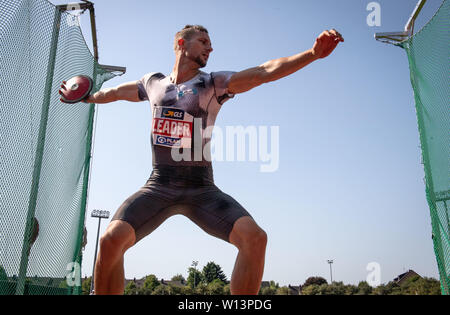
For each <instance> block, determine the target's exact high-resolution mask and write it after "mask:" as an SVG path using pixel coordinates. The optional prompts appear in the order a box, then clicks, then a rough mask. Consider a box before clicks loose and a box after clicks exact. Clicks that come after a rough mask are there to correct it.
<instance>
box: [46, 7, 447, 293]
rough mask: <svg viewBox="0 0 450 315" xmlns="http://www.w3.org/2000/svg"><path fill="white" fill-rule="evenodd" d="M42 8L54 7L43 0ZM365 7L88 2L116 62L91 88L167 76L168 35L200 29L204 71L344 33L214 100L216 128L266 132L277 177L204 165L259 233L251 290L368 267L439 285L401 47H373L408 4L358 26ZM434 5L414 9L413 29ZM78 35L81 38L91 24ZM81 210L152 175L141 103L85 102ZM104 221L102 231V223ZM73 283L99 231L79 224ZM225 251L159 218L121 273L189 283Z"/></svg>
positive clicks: (106, 204) (189, 228) (90, 222)
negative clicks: (205, 48) (89, 110)
mask: <svg viewBox="0 0 450 315" xmlns="http://www.w3.org/2000/svg"><path fill="white" fill-rule="evenodd" d="M52 2H53V3H55V4H61V3H65V2H64V1H52ZM369 2H371V1H360V0H358V1H357V0H352V1H332V0H320V1H312V0H310V1H297V0H292V1H286V0H284V1H278V2H275V1H266V0H263V1H261V0H251V1H250V0H242V1H236V0H231V1H195V2H194V1H178V0H174V1H170V2H166V1H142V0H140V1H138V0H135V1H126V2H124V1H116V0H108V1H95V9H96V22H97V35H98V45H99V51H100V54H99V55H100V63H102V64H110V65H120V66H125V67H127V73H126V74H125V75H123V76H121V77H117V78H114V79H112V80H110V81H108V82H106V83H105V84H104V87H111V86H116V85H118V84H120V83H122V82H127V81H132V80H137V79H139V78H141V77H142V76H143V75H144V74H146V73H148V72H154V71H158V72H163V73H165V74H169V73H170V71H171V70H172V66H173V62H174V54H173V48H172V45H173V36H174V34H175V33H176V32H177V31H178V30H179V29H181V28H182V27H183V26H184V25H185V24H202V25H204V26H205V27H206V28H208V30H209V33H210V37H211V41H212V44H213V48H214V52H213V53H212V55H211V56H210V59H209V63H208V65H207V67H206V68H205V69H204V71H206V72H211V71H221V70H232V71H240V70H244V69H246V68H249V67H253V66H256V65H259V64H261V63H263V62H265V61H267V60H270V59H275V58H279V57H284V56H289V55H293V54H296V53H298V52H302V51H304V50H307V49H309V48H311V47H312V45H313V43H314V40H315V38H316V36H318V35H319V34H320V33H321V32H322V31H323V30H325V29H329V28H336V29H337V30H338V31H339V32H340V33H341V34H342V35H343V36H344V38H345V43H343V44H341V45H340V46H339V47H338V48H337V50H336V51H335V52H334V53H333V54H332V55H331V56H330V57H328V58H326V59H322V60H320V61H317V62H315V63H313V64H311V65H309V66H308V67H306V68H304V69H302V70H300V71H299V72H297V73H295V74H294V75H291V76H289V77H287V78H283V79H281V80H279V81H276V82H273V83H270V84H266V85H263V86H261V87H258V88H256V89H254V90H252V91H250V92H247V93H245V94H240V95H237V96H236V97H235V99H233V100H230V101H229V102H227V103H226V104H225V105H224V107H223V108H222V110H221V112H220V113H219V116H218V119H217V122H216V125H217V126H219V127H221V128H225V127H226V126H237V125H242V126H244V127H245V126H279V131H280V143H279V146H280V149H279V157H280V162H279V169H278V170H277V171H276V172H273V173H261V172H260V171H259V167H260V163H255V162H215V163H214V175H215V181H216V184H217V186H218V187H219V188H221V189H222V190H223V191H224V192H226V193H228V194H230V195H231V196H233V197H234V198H235V199H236V200H238V201H239V202H240V203H241V204H242V205H243V206H244V207H245V208H246V209H247V210H248V211H249V212H250V213H251V214H252V216H253V217H254V218H255V220H256V221H257V223H258V224H259V225H260V226H261V227H262V228H263V229H264V230H265V231H266V232H267V234H268V238H269V242H268V246H267V255H266V264H265V273H264V277H263V279H264V280H275V281H276V282H279V283H280V285H287V284H291V285H298V284H302V283H303V282H304V281H305V280H306V278H308V277H309V276H322V277H325V278H326V279H327V280H329V276H330V275H329V265H328V264H327V261H326V260H327V259H334V264H333V280H336V281H343V282H344V283H353V284H357V283H358V282H359V281H363V280H366V277H367V275H368V273H369V271H367V270H366V266H367V264H369V263H370V262H378V263H379V264H380V267H381V282H382V283H386V282H388V281H390V280H392V279H393V278H394V277H396V276H397V275H399V274H400V273H402V272H404V271H405V270H408V269H414V270H415V271H416V272H417V273H419V274H420V275H422V276H428V277H435V278H437V277H438V271H437V265H436V260H435V256H434V252H433V246H432V240H431V221H430V215H429V209H428V205H427V203H426V199H425V188H424V182H423V177H424V171H423V166H422V164H421V152H420V147H419V146H420V143H419V136H418V129H417V122H416V114H415V109H414V99H413V90H412V87H411V83H410V78H409V69H408V62H407V57H406V54H405V52H404V51H403V50H402V49H400V48H397V47H394V46H390V45H385V44H382V43H380V42H377V41H375V40H374V38H373V34H374V33H375V32H387V31H400V30H402V29H403V27H404V25H405V23H406V21H407V20H408V18H409V15H410V14H411V12H412V11H413V9H414V7H415V5H416V3H417V1H416V0H402V1H387V0H383V1H381V0H380V1H377V2H378V3H379V4H380V6H381V26H380V27H370V26H368V25H367V23H366V18H367V15H368V14H369V13H370V12H369V11H367V10H366V6H367V4H368V3H369ZM440 4H441V1H440V0H430V1H427V4H426V5H425V7H424V9H423V12H422V14H421V15H420V17H419V19H418V21H417V25H416V29H417V28H420V27H421V26H423V25H424V24H425V23H426V22H427V21H428V20H429V19H430V18H431V17H432V15H433V14H434V12H435V11H436V10H437V8H438V7H439V5H440ZM81 26H82V29H83V32H84V34H85V37H86V40H87V42H88V43H89V44H90V34H89V32H90V25H89V18H88V14H85V16H84V17H83V18H82V19H81ZM97 114H98V116H97V125H96V137H95V148H94V159H93V164H92V170H91V182H90V190H89V202H88V213H90V212H91V211H92V210H93V209H104V210H109V211H111V213H112V214H114V212H115V211H116V210H117V208H118V207H119V206H120V205H121V203H122V202H123V201H124V200H125V199H126V198H127V197H128V196H130V195H131V194H133V193H134V192H135V191H136V190H137V189H139V188H140V187H141V186H142V185H143V184H144V183H145V181H146V180H147V178H148V177H149V175H150V173H151V169H152V166H151V158H152V157H151V149H150V122H151V113H150V108H149V104H148V103H146V102H141V103H127V102H116V103H113V104H104V105H99V106H98V112H97ZM106 225H107V224H106V221H103V223H102V228H101V232H103V231H104V230H105V228H106ZM86 226H87V229H88V245H87V246H86V250H85V252H84V260H83V266H82V275H83V276H85V275H88V276H90V275H91V273H92V264H93V256H94V249H95V238H96V232H97V221H96V220H95V219H93V218H91V217H90V216H87V217H86ZM236 255H237V249H236V248H235V247H234V246H232V245H230V244H227V243H225V242H223V241H221V240H219V239H215V238H212V237H211V236H209V235H207V234H206V233H204V232H203V231H202V230H201V229H200V228H199V227H197V226H196V225H195V224H194V223H192V222H191V221H189V219H187V218H185V217H182V216H175V217H172V218H170V219H168V220H167V221H166V222H165V223H164V224H163V225H162V226H160V227H159V228H158V229H157V230H156V231H155V232H153V233H152V234H151V235H150V236H148V237H147V238H145V239H144V240H142V241H141V242H139V243H138V244H137V245H136V246H135V247H133V248H132V249H130V250H129V251H128V252H127V254H126V256H125V275H126V277H127V278H134V277H136V278H140V277H143V276H145V275H148V274H155V275H156V276H157V277H158V278H164V279H170V278H171V277H172V276H173V275H175V274H179V273H180V274H182V275H183V276H185V277H187V269H188V267H189V266H190V265H191V262H192V261H193V260H197V261H199V266H198V267H199V268H202V267H203V266H204V265H206V263H207V262H209V261H214V262H216V263H218V264H219V265H220V266H221V267H222V268H223V270H224V272H225V274H226V275H227V277H228V279H230V277H231V272H232V270H233V266H234V262H235V258H236Z"/></svg>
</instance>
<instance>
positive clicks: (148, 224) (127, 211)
mask: <svg viewBox="0 0 450 315" xmlns="http://www.w3.org/2000/svg"><path fill="white" fill-rule="evenodd" d="M178 195H179V192H177V191H176V190H174V189H172V188H168V187H165V186H164V185H159V184H154V183H150V184H149V182H147V184H146V185H145V186H143V187H142V188H141V189H139V191H137V192H136V193H134V194H133V195H131V196H130V197H129V198H127V200H125V201H124V202H123V203H122V205H121V206H120V207H119V209H118V210H117V211H116V213H115V214H114V217H113V218H112V220H111V221H114V220H122V221H125V222H127V223H129V224H130V225H131V226H132V227H133V229H134V230H135V233H136V241H135V243H137V242H138V241H140V240H141V239H142V238H144V237H145V236H147V235H148V234H150V233H151V232H153V231H154V230H155V229H156V228H157V227H158V226H160V225H161V224H162V223H163V222H164V221H165V220H166V219H167V218H169V217H171V216H172V215H174V214H176V208H174V207H173V204H174V200H176V199H177V198H178Z"/></svg>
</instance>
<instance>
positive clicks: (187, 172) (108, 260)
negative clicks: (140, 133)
mask: <svg viewBox="0 0 450 315" xmlns="http://www.w3.org/2000/svg"><path fill="white" fill-rule="evenodd" d="M341 41H342V42H343V41H344V39H343V38H342V36H341V35H340V34H339V33H338V32H337V31H336V30H334V29H332V30H329V31H324V32H322V34H320V36H319V37H318V38H317V39H316V41H315V43H314V45H313V47H312V48H311V49H309V50H307V51H305V52H303V53H299V54H297V55H294V56H291V57H286V58H280V59H275V60H271V61H268V62H266V63H264V64H262V65H260V66H258V67H254V68H250V69H247V70H244V71H241V72H230V71H223V72H212V73H205V72H202V71H200V69H201V68H203V67H205V66H206V63H207V61H208V58H209V55H210V53H211V52H212V51H213V49H212V47H211V41H210V38H209V35H208V31H207V30H206V29H205V28H204V27H202V26H200V25H187V26H186V27H185V28H184V29H183V30H181V31H180V32H178V33H177V34H176V35H175V42H174V49H175V55H176V59H175V65H174V67H173V69H172V73H171V74H170V75H168V76H166V75H164V74H162V73H148V74H146V75H145V76H144V77H143V78H141V79H140V80H138V81H133V82H128V83H124V84H122V85H119V86H118V87H116V88H110V89H104V90H101V91H99V92H97V93H95V94H93V95H90V96H89V97H88V98H87V99H85V100H84V102H87V103H98V104H103V103H109V102H114V101H118V100H127V101H131V102H140V101H144V100H146V101H149V103H150V106H151V110H152V118H153V120H152V128H151V131H152V132H151V142H152V153H153V154H152V157H153V171H152V174H151V176H150V178H149V180H148V181H147V182H146V184H145V185H144V186H143V187H142V188H140V189H139V191H137V192H136V193H135V194H133V195H132V196H130V197H129V198H128V199H127V200H126V201H125V202H124V203H123V204H122V205H121V206H120V208H119V209H118V210H117V212H116V213H115V215H114V217H113V219H112V220H111V222H110V224H109V226H108V227H107V230H106V232H105V233H104V235H103V236H102V238H101V240H100V251H99V254H98V258H97V262H96V265H95V278H94V286H95V290H94V291H95V294H123V292H124V267H123V257H124V254H125V252H126V251H127V250H128V249H129V248H130V247H132V246H133V245H134V244H136V243H137V242H138V241H139V240H141V239H142V238H144V237H145V236H147V235H149V234H150V233H151V232H153V231H154V230H155V229H156V228H157V227H158V226H159V225H160V224H162V223H163V222H164V221H165V220H166V219H167V218H169V217H171V216H173V215H175V214H183V215H185V216H187V217H188V218H189V219H190V220H192V221H193V222H194V223H196V224H197V225H198V226H200V227H201V228H202V229H203V230H204V231H205V232H207V233H209V234H210V235H212V236H215V237H217V238H220V239H222V240H224V241H226V242H229V243H231V244H233V245H235V246H236V247H237V249H238V251H239V252H238V255H237V259H236V263H235V266H234V270H233V274H232V276H231V284H230V289H231V294H233V295H236V294H241V295H256V294H258V291H259V288H260V285H261V280H262V276H263V270H264V259H265V250H266V244H267V235H266V233H265V232H264V231H263V230H262V229H261V228H260V227H259V226H258V225H257V224H256V222H255V221H254V220H253V218H252V217H251V215H250V214H249V213H248V212H247V211H246V210H245V209H244V208H243V207H242V206H241V205H240V204H239V203H238V202H237V201H235V200H234V199H233V198H232V197H230V196H229V195H227V194H225V193H223V192H222V191H221V190H220V189H219V188H217V187H216V186H215V184H214V180H213V172H212V166H211V160H210V156H209V153H208V152H209V147H208V143H209V140H210V134H208V133H207V132H204V133H202V131H205V130H206V129H207V128H208V127H210V128H211V127H212V126H213V125H214V122H215V119H216V116H217V114H218V112H219V110H220V108H221V106H222V105H223V104H224V103H225V102H226V101H227V100H228V99H230V98H232V97H233V96H234V95H235V94H239V93H243V92H246V91H249V90H251V89H253V88H255V87H257V86H259V85H261V84H263V83H268V82H271V81H275V80H278V79H280V78H283V77H285V76H287V75H290V74H292V73H294V72H296V71H298V70H299V69H301V68H303V67H305V66H306V65H308V64H309V63H311V62H313V61H315V60H317V59H320V58H324V57H327V56H328V55H329V54H330V53H331V52H332V51H333V50H334V49H335V48H336V46H337V45H338V43H339V42H341ZM63 87H64V84H63V86H62V88H63ZM199 135H200V136H199ZM205 146H206V148H205ZM196 148H200V150H196ZM203 149H205V150H203ZM198 152H200V154H198ZM205 152H206V153H205Z"/></svg>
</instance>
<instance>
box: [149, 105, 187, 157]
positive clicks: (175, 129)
mask: <svg viewBox="0 0 450 315" xmlns="http://www.w3.org/2000/svg"><path fill="white" fill-rule="evenodd" d="M193 121H194V117H193V116H192V115H190V114H188V113H186V112H185V111H184V110H182V109H178V108H172V107H162V106H156V107H155V109H154V113H153V122H152V141H153V145H159V146H163V147H170V148H173V147H175V148H191V143H192V130H193V129H192V125H193Z"/></svg>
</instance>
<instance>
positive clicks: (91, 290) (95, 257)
mask: <svg viewBox="0 0 450 315" xmlns="http://www.w3.org/2000/svg"><path fill="white" fill-rule="evenodd" d="M101 220H102V218H98V229H97V241H96V242H95V254H94V266H93V267H92V279H91V289H90V290H89V291H90V292H93V290H94V273H95V263H96V262H97V250H98V237H99V235H100V222H101Z"/></svg>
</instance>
